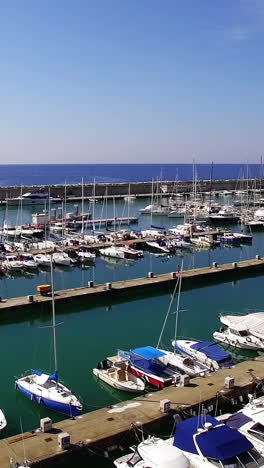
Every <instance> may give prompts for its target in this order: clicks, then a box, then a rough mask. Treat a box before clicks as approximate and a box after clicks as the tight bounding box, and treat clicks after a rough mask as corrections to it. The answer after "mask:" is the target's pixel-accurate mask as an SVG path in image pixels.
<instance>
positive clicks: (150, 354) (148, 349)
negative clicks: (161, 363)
mask: <svg viewBox="0 0 264 468" xmlns="http://www.w3.org/2000/svg"><path fill="white" fill-rule="evenodd" d="M132 353H134V354H137V355H138V356H141V357H143V358H145V359H156V358H159V357H161V356H166V353H163V352H162V351H159V350H158V349H156V348H153V347H152V346H144V347H143V348H135V349H132Z"/></svg>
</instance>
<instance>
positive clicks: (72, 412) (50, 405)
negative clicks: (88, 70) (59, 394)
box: [16, 383, 81, 417]
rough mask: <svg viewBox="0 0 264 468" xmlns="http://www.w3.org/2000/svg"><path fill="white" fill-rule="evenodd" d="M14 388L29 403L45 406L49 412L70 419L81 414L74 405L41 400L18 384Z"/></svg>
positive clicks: (38, 396) (41, 398)
mask: <svg viewBox="0 0 264 468" xmlns="http://www.w3.org/2000/svg"><path fill="white" fill-rule="evenodd" d="M16 388H17V389H18V390H20V392H21V393H23V395H25V396H26V397H27V398H29V399H30V400H31V401H34V402H35V403H38V404H39V405H42V406H45V408H47V409H49V410H52V411H56V412H58V413H62V414H66V415H67V416H70V417H72V416H79V414H81V410H80V409H79V408H78V407H76V406H74V405H68V404H65V403H60V402H58V401H54V400H50V399H48V398H45V397H44V398H43V397H41V396H40V395H36V394H35V393H33V392H31V391H30V390H27V389H26V388H25V387H23V386H22V385H20V384H19V383H16Z"/></svg>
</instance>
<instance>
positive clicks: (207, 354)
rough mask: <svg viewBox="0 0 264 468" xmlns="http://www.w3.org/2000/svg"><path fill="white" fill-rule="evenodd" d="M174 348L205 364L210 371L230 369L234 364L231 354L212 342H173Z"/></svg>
mask: <svg viewBox="0 0 264 468" xmlns="http://www.w3.org/2000/svg"><path fill="white" fill-rule="evenodd" d="M172 346H173V348H175V349H176V350H177V351H179V352H180V353H184V354H187V355H188V356H192V357H193V358H195V359H197V361H199V362H201V363H203V364H205V365H206V366H208V367H209V368H210V370H217V369H219V368H222V367H224V368H230V367H232V366H233V364H234V362H233V359H232V356H231V354H229V353H228V352H227V351H225V350H224V349H222V348H221V347H220V346H218V345H217V344H216V343H213V342H212V341H196V340H173V341H172Z"/></svg>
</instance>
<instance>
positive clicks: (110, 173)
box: [0, 163, 263, 186]
mask: <svg viewBox="0 0 264 468" xmlns="http://www.w3.org/2000/svg"><path fill="white" fill-rule="evenodd" d="M193 170H194V165H193V164H13V165H9V164H7V165H4V164H3V165H0V186H15V185H53V184H54V185H55V184H64V183H65V182H66V183H68V184H78V183H80V182H81V180H82V178H83V180H84V182H85V183H90V182H94V181H95V182H98V183H100V182H101V183H113V182H145V181H151V180H192V178H193ZM195 171H196V175H197V178H198V179H199V180H209V179H211V177H212V178H213V179H215V180H225V179H241V178H259V177H260V176H261V175H262V174H263V170H262V164H249V165H246V164H242V163H241V164H213V165H212V164H196V165H195Z"/></svg>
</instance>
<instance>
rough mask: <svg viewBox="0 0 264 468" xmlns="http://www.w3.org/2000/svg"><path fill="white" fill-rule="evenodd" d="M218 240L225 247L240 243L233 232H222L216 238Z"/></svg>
mask: <svg viewBox="0 0 264 468" xmlns="http://www.w3.org/2000/svg"><path fill="white" fill-rule="evenodd" d="M218 240H219V241H220V242H221V243H222V244H227V245H239V244H240V243H241V240H240V237H238V236H235V233H234V232H224V233H223V234H222V235H219V236H218Z"/></svg>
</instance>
